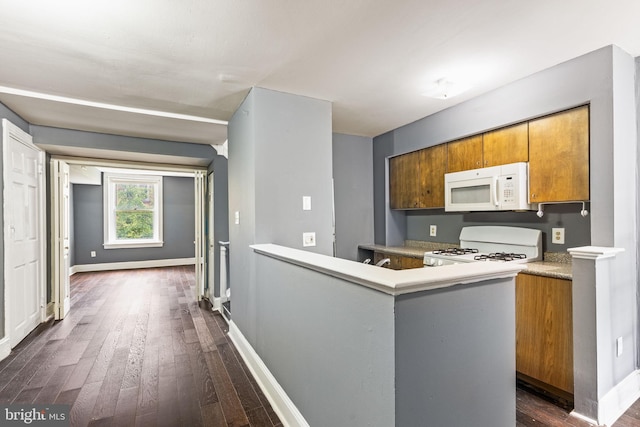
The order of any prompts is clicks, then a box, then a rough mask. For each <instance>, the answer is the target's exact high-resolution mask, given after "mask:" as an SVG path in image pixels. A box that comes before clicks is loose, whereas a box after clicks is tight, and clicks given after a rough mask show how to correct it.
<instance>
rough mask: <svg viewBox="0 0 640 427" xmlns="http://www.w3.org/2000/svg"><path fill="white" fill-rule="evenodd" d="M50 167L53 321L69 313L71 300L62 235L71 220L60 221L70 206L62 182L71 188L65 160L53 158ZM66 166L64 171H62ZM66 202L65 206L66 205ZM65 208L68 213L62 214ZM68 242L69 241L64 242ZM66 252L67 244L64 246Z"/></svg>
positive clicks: (69, 189) (67, 217)
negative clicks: (69, 297)
mask: <svg viewBox="0 0 640 427" xmlns="http://www.w3.org/2000/svg"><path fill="white" fill-rule="evenodd" d="M49 165H50V168H51V174H50V179H51V183H50V184H51V185H50V188H51V230H52V233H51V252H52V254H51V292H52V293H51V303H52V304H53V315H54V318H55V319H56V320H62V319H64V317H65V316H66V315H67V313H68V312H69V308H70V304H71V301H70V299H69V300H68V299H67V298H66V297H65V296H64V294H66V293H67V291H68V289H69V277H70V275H69V276H67V277H65V275H66V274H69V265H68V263H69V253H67V254H66V256H65V254H64V252H65V247H64V244H65V243H64V236H63V232H64V231H65V230H66V231H67V234H68V233H69V229H70V227H71V224H70V223H67V224H64V223H63V221H70V219H69V215H68V212H69V211H70V209H71V206H70V205H69V199H68V198H67V200H66V201H65V200H64V199H62V197H63V196H64V194H63V193H64V189H63V187H64V185H68V186H69V188H68V189H67V191H71V181H70V171H69V164H68V163H67V162H65V161H62V160H59V159H56V158H52V159H51V160H50V162H49ZM65 168H66V171H65V170H64V169H65ZM65 204H66V206H65ZM64 210H66V211H67V215H64V214H63V212H64ZM67 244H68V245H70V244H71V242H70V241H69V242H67ZM66 251H69V247H67V248H66Z"/></svg>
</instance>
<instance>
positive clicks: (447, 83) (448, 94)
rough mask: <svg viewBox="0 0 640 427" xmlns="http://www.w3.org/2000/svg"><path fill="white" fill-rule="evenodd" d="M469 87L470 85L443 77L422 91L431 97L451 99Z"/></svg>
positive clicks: (424, 94)
mask: <svg viewBox="0 0 640 427" xmlns="http://www.w3.org/2000/svg"><path fill="white" fill-rule="evenodd" d="M468 89H469V86H468V85H463V84H460V83H456V82H453V81H451V80H448V79H445V78H442V79H438V80H436V81H435V82H433V83H432V84H431V85H430V86H429V87H428V88H427V89H426V90H425V91H424V92H422V95H423V96H427V97H429V98H436V99H449V98H453V97H454V96H457V95H460V94H461V93H463V92H465V91H466V90H468Z"/></svg>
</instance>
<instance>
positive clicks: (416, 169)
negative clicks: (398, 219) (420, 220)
mask: <svg viewBox="0 0 640 427" xmlns="http://www.w3.org/2000/svg"><path fill="white" fill-rule="evenodd" d="M419 177H420V153H419V152H418V151H414V152H412V153H407V154H403V155H400V156H396V157H392V158H391V159H389V185H390V195H389V199H390V200H389V202H390V204H391V209H407V208H412V207H417V205H418V203H419V199H420V187H419Z"/></svg>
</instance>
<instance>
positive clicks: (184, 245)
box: [51, 156, 206, 307]
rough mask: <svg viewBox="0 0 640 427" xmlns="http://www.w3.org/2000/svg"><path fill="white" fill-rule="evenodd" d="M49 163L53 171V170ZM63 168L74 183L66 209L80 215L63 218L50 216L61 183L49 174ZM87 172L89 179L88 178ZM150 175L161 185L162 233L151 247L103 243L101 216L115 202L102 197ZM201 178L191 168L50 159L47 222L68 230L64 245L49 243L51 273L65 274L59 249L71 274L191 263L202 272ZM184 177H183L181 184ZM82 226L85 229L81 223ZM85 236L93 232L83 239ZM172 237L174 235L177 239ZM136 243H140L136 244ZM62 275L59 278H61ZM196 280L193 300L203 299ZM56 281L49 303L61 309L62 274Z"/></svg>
mask: <svg viewBox="0 0 640 427" xmlns="http://www.w3.org/2000/svg"><path fill="white" fill-rule="evenodd" d="M55 164H57V165H58V166H59V167H58V166H55ZM63 164H67V165H68V166H69V165H70V167H71V170H72V174H71V175H72V177H71V179H70V182H71V183H72V184H74V185H72V186H71V187H72V191H71V194H72V197H71V199H72V208H71V211H72V212H73V210H74V209H73V206H74V205H75V210H77V211H78V209H80V210H79V211H78V212H82V214H77V215H75V214H74V215H68V214H63V213H60V214H59V215H56V209H57V206H62V205H64V203H62V201H63V199H64V197H62V195H63V192H62V190H60V191H56V189H55V187H56V183H58V184H59V183H61V182H64V179H63V178H62V177H61V176H60V177H57V178H56V177H54V175H53V171H55V170H63V167H62V166H61V165H63ZM79 170H83V171H84V172H82V176H80V177H78V176H77V175H74V173H75V174H77V173H79V172H78V171H79ZM92 170H93V172H92ZM94 172H95V174H97V177H96V175H95V174H94ZM92 174H93V178H91V175H92ZM118 174H121V175H124V176H125V177H128V178H127V179H129V180H130V181H131V180H133V181H135V182H132V183H129V182H128V181H127V182H126V183H125V182H120V181H118V179H117V178H118V177H117V176H115V177H114V175H118ZM104 176H108V177H110V178H109V179H110V181H109V183H111V182H112V181H113V182H114V183H116V184H115V185H114V186H113V189H109V187H108V186H107V184H105V182H106V178H104ZM152 176H160V177H162V182H163V184H161V187H160V188H158V189H156V193H157V194H158V196H160V195H162V200H163V201H164V203H162V202H159V205H160V206H162V211H163V212H164V213H162V212H161V213H160V215H159V216H160V217H161V218H162V222H163V225H161V226H160V227H159V229H160V230H164V231H163V235H161V236H160V238H159V239H157V240H158V241H157V242H156V241H154V242H152V243H153V244H148V245H146V246H145V244H142V247H139V248H134V247H120V242H117V241H111V240H109V241H107V237H105V236H106V234H104V233H103V230H106V229H107V225H104V224H106V220H105V221H104V224H103V221H102V219H101V218H103V217H104V218H107V216H108V215H111V213H110V212H111V208H112V207H113V208H114V209H116V210H117V209H119V208H118V207H117V206H115V205H113V203H116V204H117V202H111V201H110V200H111V199H110V198H109V199H108V197H109V196H108V195H107V193H108V192H109V191H115V192H117V191H118V190H117V188H120V187H122V188H128V187H130V186H136V185H137V186H139V185H141V184H140V182H142V181H145V182H146V181H149V180H150V179H151V177H152ZM203 177H204V171H203V170H198V169H195V170H194V168H190V167H179V166H171V165H162V164H145V163H130V162H126V163H125V162H118V161H109V160H94V159H80V158H69V157H63V156H53V157H52V184H53V185H52V192H51V194H52V200H51V206H52V208H53V209H54V211H53V212H52V213H53V214H52V219H53V221H54V223H52V229H54V230H64V229H65V228H66V227H68V228H70V229H71V233H70V234H71V239H70V240H71V241H70V244H67V245H63V244H56V242H52V251H53V256H52V259H53V260H55V261H54V262H55V263H56V266H55V267H54V270H56V271H58V272H64V271H65V269H66V267H65V265H64V264H63V261H64V260H65V255H64V251H65V247H67V248H68V247H71V249H72V252H73V255H72V258H73V260H72V262H71V264H72V267H71V274H73V273H75V272H89V271H106V270H126V269H136V268H147V267H161V266H162V267H164V266H178V265H188V264H191V265H194V264H195V266H196V271H204V270H205V268H206V267H205V264H204V251H203V250H202V246H203V245H204V244H205V243H206V235H204V232H205V230H204V225H203V219H206V217H205V216H204V212H203V210H204V204H203V202H202V201H203V200H204V197H205V193H204V191H206V182H204V179H203ZM186 178H189V179H188V180H186V181H185V179H186ZM136 180H137V181H136ZM118 183H119V184H118ZM189 183H191V184H189ZM76 184H84V185H76ZM109 185H111V184H109ZM118 185H119V186H120V187H119V186H118ZM189 186H190V187H189ZM190 188H191V189H190ZM114 194H115V193H114ZM87 195H89V196H87ZM199 195H200V196H199ZM153 198H154V197H147V198H143V199H144V200H142V201H141V203H143V204H145V203H146V202H149V201H150V200H147V199H153ZM114 200H115V199H114ZM147 204H149V203H147ZM185 207H186V208H185ZM183 208H185V209H183ZM127 209H128V208H127ZM140 209H142V208H141V207H140V208H138V209H135V216H141V215H144V213H142V214H141V213H140V212H142V211H141V210H140ZM107 211H108V212H107ZM118 212H120V211H118ZM188 212H191V213H188ZM185 214H186V215H192V216H193V219H194V222H191V221H185V218H188V216H187V217H185ZM113 215H115V216H118V215H119V213H114V214H113ZM122 215H126V213H124V212H123V213H122ZM132 215H133V214H132ZM70 217H71V218H72V224H65V223H64V222H65V221H67V222H68V221H69V218H70ZM96 221H97V222H96ZM88 222H89V223H90V225H87V223H88ZM189 223H190V224H191V225H189ZM78 224H81V225H78ZM113 224H115V227H116V228H117V227H118V225H117V224H118V221H117V219H114V221H113ZM154 224H155V222H154ZM71 225H75V226H76V227H80V231H78V230H75V228H76V227H74V226H71ZM91 233H93V234H92V235H91V236H89V234H91ZM116 234H117V233H116ZM176 236H179V238H177V237H176ZM110 238H111V237H110ZM156 238H157V236H154V239H156ZM58 243H59V242H58ZM137 243H145V242H139V241H138V242H137ZM194 245H195V251H194ZM189 251H191V254H188V252H189ZM194 252H195V256H194ZM176 254H178V255H176ZM146 256H148V257H146ZM67 259H68V257H67ZM62 275H63V276H64V274H62ZM199 278H201V279H202V280H201V281H200V282H197V286H196V296H197V298H198V299H200V298H202V297H203V296H204V295H206V293H205V292H206V289H205V288H204V286H203V283H204V279H205V277H204V275H202V274H200V275H199ZM58 283H59V286H58V287H56V289H57V290H58V292H55V291H54V292H53V298H54V301H53V302H54V305H55V306H60V307H64V299H65V297H66V296H65V295H64V292H60V290H62V289H64V288H65V286H66V284H67V283H68V275H67V276H66V281H65V278H64V277H60V279H59V280H58Z"/></svg>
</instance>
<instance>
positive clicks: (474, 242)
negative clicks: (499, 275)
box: [423, 225, 542, 267]
mask: <svg viewBox="0 0 640 427" xmlns="http://www.w3.org/2000/svg"><path fill="white" fill-rule="evenodd" d="M541 259H542V232H541V231H540V230H535V229H531V228H522V227H505V226H496V225H489V226H484V225H481V226H473V227H464V228H462V231H461V232H460V248H453V249H442V250H434V251H430V252H425V254H424V260H423V261H424V262H423V263H424V266H425V267H439V266H442V265H450V264H459V263H464V262H482V261H497V262H517V263H522V262H531V261H539V260H541Z"/></svg>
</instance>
